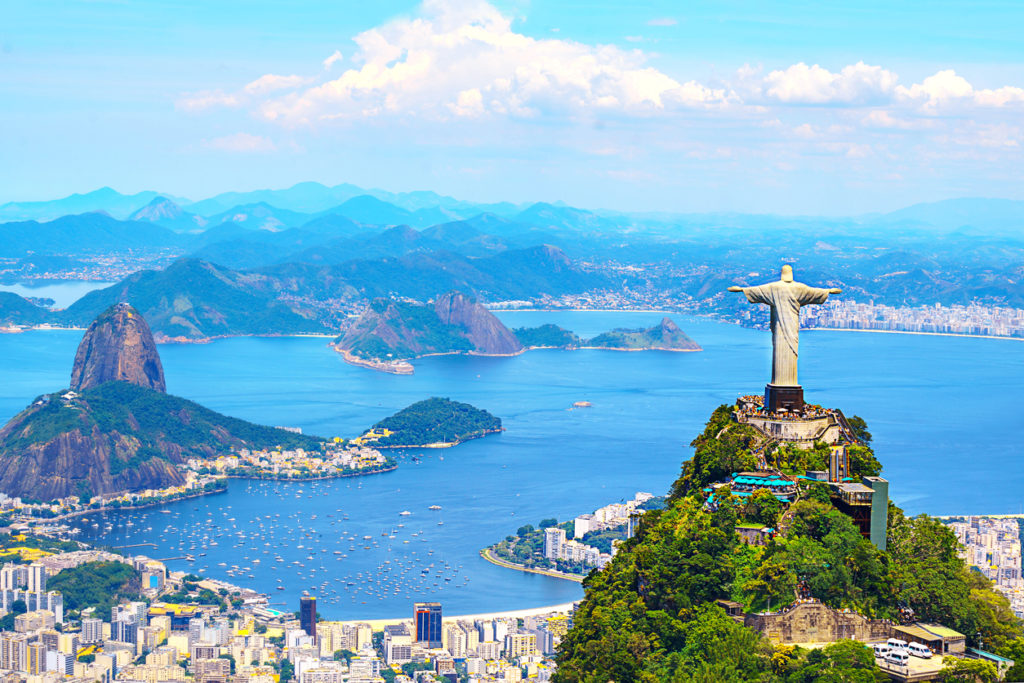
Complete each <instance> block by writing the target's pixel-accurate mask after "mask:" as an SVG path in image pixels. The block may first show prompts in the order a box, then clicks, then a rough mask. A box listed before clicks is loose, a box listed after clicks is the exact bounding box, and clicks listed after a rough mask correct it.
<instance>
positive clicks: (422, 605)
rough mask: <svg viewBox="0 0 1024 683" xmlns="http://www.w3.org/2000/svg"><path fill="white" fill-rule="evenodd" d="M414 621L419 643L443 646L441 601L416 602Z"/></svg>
mask: <svg viewBox="0 0 1024 683" xmlns="http://www.w3.org/2000/svg"><path fill="white" fill-rule="evenodd" d="M413 623H415V624H416V642H417V643H419V644H420V645H421V646H423V647H426V648H436V647H441V603H439V602H417V603H415V606H414V612H413Z"/></svg>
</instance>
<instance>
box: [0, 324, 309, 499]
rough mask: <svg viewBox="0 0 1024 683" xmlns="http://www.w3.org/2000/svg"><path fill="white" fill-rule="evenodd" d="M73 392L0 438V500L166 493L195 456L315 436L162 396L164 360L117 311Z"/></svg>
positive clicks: (23, 417) (303, 442)
mask: <svg viewBox="0 0 1024 683" xmlns="http://www.w3.org/2000/svg"><path fill="white" fill-rule="evenodd" d="M71 382H72V388H71V389H66V390H64V391H60V392H58V393H56V394H48V395H43V396H40V397H39V398H37V399H36V400H35V401H34V402H33V403H32V405H30V406H29V407H28V408H26V409H25V410H23V411H21V412H20V413H19V414H18V415H16V416H15V417H14V418H13V419H12V420H11V421H10V422H8V423H7V424H6V425H5V426H4V427H3V429H0V491H2V492H3V493H6V494H8V495H10V496H18V497H21V498H25V499H30V500H43V501H49V500H54V499H58V498H65V497H68V496H79V497H85V498H89V497H91V496H94V495H103V494H109V493H120V492H124V491H140V490H145V489H161V488H167V487H169V486H177V485H180V484H182V483H184V481H185V477H184V474H183V472H182V470H181V469H180V468H179V467H178V465H180V464H181V463H184V462H185V461H186V460H187V459H188V458H191V457H209V456H215V455H218V454H221V453H227V452H229V451H231V450H232V449H237V448H250V449H264V448H275V447H278V446H282V447H289V448H306V449H307V450H315V449H317V448H318V447H319V446H320V444H321V443H322V440H321V439H318V438H316V437H309V436H303V435H301V434H293V433H291V432H287V431H284V430H281V429H275V428H271V427H262V426H259V425H254V424H251V423H249V422H245V421H243V420H239V419H236V418H233V417H228V416H226V415H221V414H220V413H215V412H214V411H212V410H208V409H206V408H203V407H202V406H200V405H197V404H195V403H192V402H191V401H187V400H185V399H183V398H178V397H176V396H170V395H168V394H167V393H165V384H164V373H163V368H162V367H161V365H160V356H159V355H158V354H157V352H156V344H154V342H153V335H152V334H150V331H149V327H148V326H147V325H146V322H145V321H144V320H143V319H142V316H141V315H139V313H138V311H136V310H135V309H134V308H132V307H131V306H129V305H128V304H118V305H116V306H112V307H111V308H109V309H108V310H106V311H104V312H103V313H102V314H101V315H100V316H99V317H98V318H97V319H96V320H95V321H94V322H93V324H92V325H90V326H89V329H88V331H87V332H86V333H85V337H84V338H83V339H82V343H81V344H80V345H79V347H78V353H77V354H76V355H75V366H74V370H73V371H72V373H71Z"/></svg>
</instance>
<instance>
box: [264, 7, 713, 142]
mask: <svg viewBox="0 0 1024 683" xmlns="http://www.w3.org/2000/svg"><path fill="white" fill-rule="evenodd" d="M355 42H356V44H357V45H358V46H359V50H358V52H357V54H356V55H355V57H354V60H355V61H356V62H357V63H360V64H361V66H360V67H359V68H353V69H348V70H346V71H345V72H344V73H342V74H341V75H340V76H339V77H338V78H335V79H333V80H330V81H327V82H325V83H322V84H320V85H317V86H315V87H312V88H308V89H306V90H305V91H303V92H301V93H298V94H295V95H290V96H284V97H278V98H274V99H270V100H267V101H265V102H264V103H263V105H262V113H263V115H264V116H265V117H266V118H267V119H269V120H273V121H278V122H282V123H285V124H290V125H291V124H305V123H311V122H314V121H316V120H319V119H359V118H367V117H376V116H381V115H385V114H395V115H413V116H419V117H426V118H435V119H438V118H447V117H450V116H451V115H452V114H455V115H457V116H466V115H470V114H471V115H475V116H478V115H483V114H488V113H490V114H499V115H512V116H517V117H535V116H538V115H540V114H542V113H558V114H562V115H570V116H573V115H579V114H583V113H587V112H595V111H610V112H617V113H622V112H627V113H633V114H650V113H656V112H658V111H661V110H664V109H666V108H667V107H706V106H708V105H715V104H721V103H723V102H726V101H728V100H729V98H730V94H729V93H727V92H726V91H725V90H724V89H713V88H709V87H707V86H704V85H702V84H700V83H697V82H695V81H689V82H686V83H680V82H679V81H677V80H675V79H673V78H672V77H670V76H668V75H667V74H665V73H663V72H662V71H659V70H657V69H655V68H653V67H650V66H647V65H646V64H645V61H646V58H645V56H644V54H643V53H641V52H640V51H638V50H631V51H625V50H621V49H619V48H617V47H614V46H592V45H585V44H582V43H577V42H573V41H568V40H559V39H536V38H531V37H529V36H526V35H523V34H520V33H517V32H515V31H514V30H513V29H512V27H511V20H510V19H509V18H507V17H505V16H503V15H502V14H501V13H500V12H499V11H498V10H497V9H495V8H494V7H492V6H491V5H489V4H487V3H485V2H477V3H472V2H471V3H449V2H447V1H445V0H427V2H425V3H424V5H423V12H422V15H421V16H419V17H417V18H414V19H398V20H395V21H392V22H389V23H387V24H384V25H383V26H380V27H378V28H375V29H371V30H369V31H366V32H364V33H361V34H359V35H358V36H356V38H355ZM466 93H473V94H472V95H467V94H466ZM466 97H472V98H473V101H472V102H468V101H465V98H466Z"/></svg>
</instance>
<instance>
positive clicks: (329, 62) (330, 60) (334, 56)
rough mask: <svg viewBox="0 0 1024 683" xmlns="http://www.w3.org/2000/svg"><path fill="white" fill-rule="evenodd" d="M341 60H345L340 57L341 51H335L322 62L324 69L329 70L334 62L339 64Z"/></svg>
mask: <svg viewBox="0 0 1024 683" xmlns="http://www.w3.org/2000/svg"><path fill="white" fill-rule="evenodd" d="M343 59H345V57H343V56H342V54H341V50H335V51H334V52H333V53H332V54H331V56H330V57H328V58H327V59H325V60H324V61H323V65H324V68H325V69H330V68H331V67H332V66H334V63H335V62H340V61H341V60H343Z"/></svg>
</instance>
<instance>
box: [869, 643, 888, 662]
mask: <svg viewBox="0 0 1024 683" xmlns="http://www.w3.org/2000/svg"><path fill="white" fill-rule="evenodd" d="M871 649H872V650H874V651H875V658H876V659H885V656H886V655H887V654H889V651H890V650H891V649H892V648H891V647H889V644H888V643H875V644H874V645H872V646H871Z"/></svg>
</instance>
